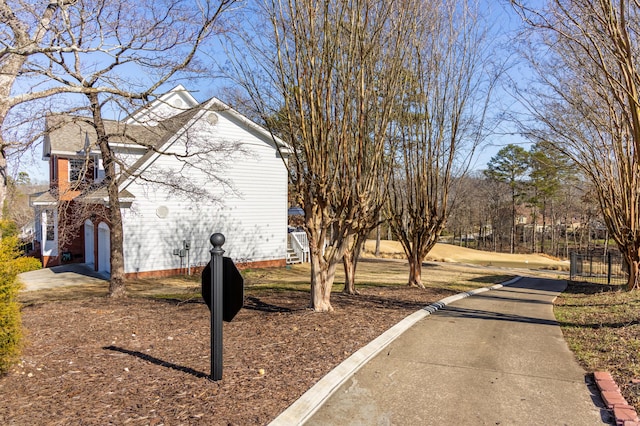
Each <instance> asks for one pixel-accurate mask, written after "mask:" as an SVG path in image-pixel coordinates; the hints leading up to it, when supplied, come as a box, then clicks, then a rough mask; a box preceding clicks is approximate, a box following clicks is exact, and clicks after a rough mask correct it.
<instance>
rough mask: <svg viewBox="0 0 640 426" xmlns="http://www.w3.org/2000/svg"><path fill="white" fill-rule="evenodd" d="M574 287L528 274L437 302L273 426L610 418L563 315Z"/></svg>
mask: <svg viewBox="0 0 640 426" xmlns="http://www.w3.org/2000/svg"><path fill="white" fill-rule="evenodd" d="M565 287H566V282H565V281H561V280H549V279H539V278H524V279H521V280H519V281H517V282H514V283H511V284H510V285H505V286H495V287H494V288H495V289H494V290H492V291H484V292H482V293H480V294H476V295H474V296H473V297H465V298H463V299H462V298H455V299H452V300H450V301H447V302H445V303H444V304H442V303H441V304H436V305H438V306H436V307H437V308H441V309H439V310H437V312H434V313H432V314H431V315H428V312H427V313H425V314H424V315H427V316H426V317H425V318H423V319H420V320H418V321H417V322H415V323H414V324H412V325H409V326H407V328H408V329H407V330H406V331H405V332H402V331H401V332H400V333H401V334H400V335H399V336H397V337H394V338H393V340H392V341H391V342H390V343H388V342H382V343H380V342H379V343H378V345H379V346H380V347H378V348H377V349H375V351H376V352H377V355H375V356H371V357H370V359H368V360H367V361H366V362H364V363H361V364H360V365H358V366H357V368H352V371H351V372H348V373H346V374H345V375H344V377H343V380H341V381H340V382H339V384H338V385H336V386H335V387H334V389H330V391H329V392H326V389H327V385H326V383H325V384H324V388H325V389H324V390H323V389H322V387H323V384H322V383H320V382H319V383H318V384H317V385H316V386H314V388H315V389H314V388H312V389H310V390H309V392H307V394H305V395H303V397H302V398H301V399H300V400H298V401H297V402H296V403H294V404H293V405H292V406H291V407H290V408H289V409H287V410H286V411H285V412H283V413H282V414H281V415H280V416H279V417H278V418H277V419H275V420H274V422H273V423H272V425H278V424H288V425H291V424H302V423H304V424H306V425H543V424H544V425H601V424H607V420H608V419H609V417H608V413H607V411H606V410H604V409H601V408H599V406H598V405H597V404H600V402H599V397H597V396H595V393H592V392H591V390H590V389H589V387H588V386H587V384H586V383H585V372H584V370H583V369H582V368H580V366H579V365H578V364H577V363H576V361H575V359H574V357H573V354H572V353H571V351H570V350H569V348H568V347H567V344H566V342H565V341H564V339H563V336H562V333H561V331H560V327H559V326H558V324H557V322H556V320H555V318H554V316H553V300H554V299H555V298H556V297H557V295H558V294H559V293H560V292H562V291H563V290H564V288H565ZM450 299H451V298H450ZM458 299H460V300H458ZM449 302H452V303H449ZM445 305H446V306H445ZM432 306H433V305H432ZM425 309H426V310H430V309H431V310H432V311H435V310H436V309H434V308H425ZM381 337H382V336H381ZM374 342H375V341H374ZM374 342H372V343H374ZM363 349H364V350H366V349H367V347H365V348H363ZM355 355H357V353H356V354H355ZM352 358H353V357H352ZM350 359H351V358H350ZM348 362H349V359H348V360H347V361H345V363H348ZM342 367H343V365H342V364H341V365H340V366H338V367H337V368H336V369H335V370H334V371H339V370H340V369H341V368H342ZM332 373H334V372H332ZM332 373H330V375H331V374H332ZM321 382H322V381H321ZM330 387H331V386H330V385H329V388H330ZM319 388H320V389H319ZM305 398H306V403H305ZM313 400H315V402H316V406H314V407H310V406H309V405H310V404H309V401H313Z"/></svg>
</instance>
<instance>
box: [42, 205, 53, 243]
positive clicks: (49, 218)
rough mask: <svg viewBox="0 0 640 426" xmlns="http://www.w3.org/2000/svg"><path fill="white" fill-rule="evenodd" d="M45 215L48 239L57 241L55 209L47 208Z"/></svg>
mask: <svg viewBox="0 0 640 426" xmlns="http://www.w3.org/2000/svg"><path fill="white" fill-rule="evenodd" d="M44 215H45V216H44V217H45V219H44V220H45V226H46V227H47V230H46V234H47V241H55V239H56V230H55V219H54V216H53V210H46V211H45V212H44Z"/></svg>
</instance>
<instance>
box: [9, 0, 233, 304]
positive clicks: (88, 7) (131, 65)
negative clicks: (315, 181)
mask: <svg viewBox="0 0 640 426" xmlns="http://www.w3.org/2000/svg"><path fill="white" fill-rule="evenodd" d="M233 2H234V1H233V0H217V1H211V2H210V1H202V2H199V3H197V4H196V3H193V2H188V1H181V0H171V1H166V2H157V1H146V0H142V1H137V2H126V1H121V0H75V1H69V2H52V3H51V5H53V6H55V7H54V11H55V13H52V14H51V15H48V16H49V19H48V21H47V26H46V28H45V29H46V31H45V34H46V35H45V36H41V37H36V36H32V37H30V38H29V40H30V41H29V42H20V43H21V44H18V43H17V42H16V45H18V46H25V45H26V46H27V47H28V49H29V51H28V52H24V51H16V48H14V47H11V46H9V47H8V48H7V49H5V50H6V51H8V52H9V53H8V55H9V56H8V57H9V58H13V57H12V56H11V55H18V56H19V57H20V58H26V59H24V60H23V61H22V62H21V63H19V64H18V65H19V66H18V67H17V68H16V69H13V70H12V72H14V75H16V73H19V76H20V78H21V79H22V81H26V82H27V83H28V84H29V85H28V86H26V87H27V89H25V90H24V92H20V93H18V94H16V95H13V97H12V98H10V99H6V98H4V99H0V101H2V102H4V104H6V105H9V108H8V109H7V111H8V110H9V109H10V108H11V106H15V105H16V104H18V103H21V102H25V101H28V100H30V99H33V96H32V90H30V89H31V88H34V87H44V88H43V89H42V90H41V91H38V92H37V96H36V97H37V98H42V97H45V96H55V95H59V94H62V93H66V94H70V93H72V94H77V95H79V97H76V98H72V97H68V95H67V97H63V98H59V100H60V102H61V103H67V104H71V105H74V108H73V110H74V111H75V112H77V113H81V114H84V116H85V117H86V118H87V123H90V125H91V127H92V128H93V131H94V132H95V135H96V144H97V147H98V148H99V150H100V153H101V157H102V160H103V164H104V167H105V179H104V183H105V186H106V190H107V194H108V200H109V209H108V213H107V215H108V221H109V223H110V225H111V233H110V236H111V280H110V286H109V294H110V295H111V296H112V297H118V296H122V295H124V294H125V286H124V260H123V252H122V247H123V244H122V243H123V234H122V217H121V211H120V199H119V190H118V184H119V182H120V178H122V176H121V175H120V173H119V170H118V168H117V164H118V159H117V158H116V156H115V155H114V152H113V150H112V147H111V146H110V143H109V141H110V139H111V138H113V137H115V136H118V137H127V134H126V132H116V133H115V134H114V133H113V132H112V131H109V130H108V129H107V126H106V125H105V116H111V115H112V114H115V113H117V112H118V111H119V112H123V111H125V114H126V111H127V110H130V108H131V106H132V105H136V104H137V105H140V104H141V102H145V101H147V100H148V99H149V98H153V96H154V93H156V92H157V91H159V89H160V88H161V87H162V86H163V85H164V84H166V83H167V82H169V81H170V80H171V79H172V78H176V77H179V76H182V75H186V73H188V72H193V71H197V62H196V60H195V57H196V53H197V52H198V49H199V48H200V47H201V45H202V44H203V43H204V42H205V41H206V40H208V39H209V37H211V36H212V35H214V34H216V33H217V32H219V31H220V30H221V28H222V27H221V23H220V20H219V17H220V15H221V14H222V13H223V12H224V11H225V10H226V9H227V8H228V7H229V6H230V5H231V4H233ZM24 4H27V5H29V4H30V2H24V3H22V2H16V3H15V4H14V5H12V4H8V3H6V2H5V1H2V2H1V3H0V7H2V8H3V9H2V13H3V16H4V17H9V19H10V20H11V23H12V24H13V25H12V26H11V28H12V29H14V28H15V30H14V34H17V32H16V31H18V30H17V29H20V28H24V29H29V28H32V27H35V28H36V29H38V28H41V27H42V23H41V21H36V22H35V23H34V22H33V21H31V20H30V19H32V16H34V15H33V14H30V13H26V14H25V12H24V10H23V9H19V10H18V11H16V10H14V9H12V6H13V7H15V8H19V7H20V6H22V5H24ZM51 5H50V6H51ZM53 6H51V7H53ZM48 10H49V9H47V11H48ZM25 31H26V30H25ZM25 34H27V33H25ZM36 34H39V33H38V31H36ZM27 35H28V34H27ZM23 49H26V48H24V47H23ZM14 51H16V52H14ZM15 62H18V61H17V60H16V61H15ZM14 83H15V78H14ZM3 89H4V88H3ZM2 102H0V103H2ZM132 142H136V141H132Z"/></svg>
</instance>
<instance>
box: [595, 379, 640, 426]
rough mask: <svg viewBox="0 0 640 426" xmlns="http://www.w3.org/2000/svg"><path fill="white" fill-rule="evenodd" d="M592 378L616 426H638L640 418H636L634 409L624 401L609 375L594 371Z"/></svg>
mask: <svg viewBox="0 0 640 426" xmlns="http://www.w3.org/2000/svg"><path fill="white" fill-rule="evenodd" d="M593 378H594V379H595V381H596V385H597V386H598V389H599V390H600V395H601V397H602V401H604V403H605V405H606V406H607V408H608V409H609V410H611V411H612V412H613V415H614V417H615V419H616V425H617V426H640V418H638V413H637V412H636V409H635V408H634V407H633V406H632V405H629V404H628V403H627V400H626V399H624V397H623V396H622V392H620V388H619V387H618V385H617V384H616V382H615V380H613V377H612V376H611V373H609V372H606V371H596V372H595V373H593Z"/></svg>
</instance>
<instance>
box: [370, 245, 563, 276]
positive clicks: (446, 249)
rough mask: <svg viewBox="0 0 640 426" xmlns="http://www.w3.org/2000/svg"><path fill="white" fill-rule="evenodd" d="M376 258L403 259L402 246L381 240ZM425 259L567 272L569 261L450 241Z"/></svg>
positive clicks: (435, 249)
mask: <svg viewBox="0 0 640 426" xmlns="http://www.w3.org/2000/svg"><path fill="white" fill-rule="evenodd" d="M374 252H375V241H373V240H369V241H367V244H366V246H365V253H364V256H365V257H374V255H373V253H374ZM380 257H382V258H390V259H404V258H405V256H404V254H403V251H402V246H401V245H400V243H399V242H397V241H381V243H380ZM425 260H426V261H432V262H433V261H435V262H447V263H470V264H473V265H482V266H499V267H506V268H527V269H546V270H555V271H568V270H569V262H568V261H562V260H559V259H555V258H552V257H551V256H547V255H544V254H509V253H494V252H487V251H481V250H474V249H470V248H466V247H460V246H455V245H451V244H442V243H438V244H436V245H435V247H434V248H433V249H432V250H431V252H429V254H428V255H427V257H426V258H425Z"/></svg>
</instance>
